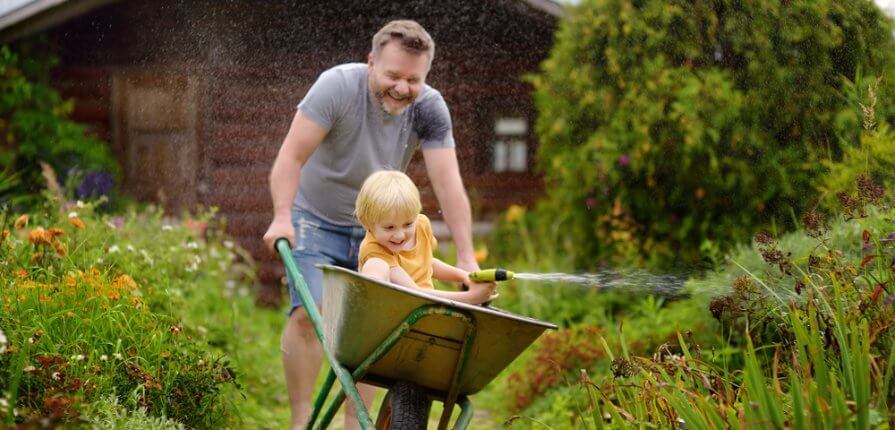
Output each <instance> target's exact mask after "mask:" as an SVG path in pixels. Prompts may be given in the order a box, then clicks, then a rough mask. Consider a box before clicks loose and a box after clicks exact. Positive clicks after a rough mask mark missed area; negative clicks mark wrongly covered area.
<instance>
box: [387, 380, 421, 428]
mask: <svg viewBox="0 0 895 430" xmlns="http://www.w3.org/2000/svg"><path fill="white" fill-rule="evenodd" d="M431 405H432V402H430V401H429V398H428V397H427V396H426V390H424V389H423V388H422V387H420V386H419V385H416V384H413V383H411V382H407V381H399V382H397V383H395V385H392V388H390V389H389V390H388V394H386V395H385V398H384V399H383V400H382V406H381V407H380V408H379V416H377V417H376V428H377V429H379V430H426V425H427V424H428V423H429V408H430V406H431Z"/></svg>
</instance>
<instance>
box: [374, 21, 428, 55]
mask: <svg viewBox="0 0 895 430" xmlns="http://www.w3.org/2000/svg"><path fill="white" fill-rule="evenodd" d="M393 40H394V41H398V42H399V44H400V46H401V48H402V49H404V50H405V51H407V52H410V53H413V54H426V55H428V56H429V65H430V66H431V65H432V59H433V58H435V41H434V40H432V36H429V33H427V32H426V29H424V28H423V26H421V25H419V23H417V22H416V21H411V20H409V19H404V20H397V21H392V22H389V23H388V24H386V25H385V26H384V27H382V28H381V29H379V31H377V32H376V34H375V35H374V36H373V50H372V51H370V53H371V54H373V58H379V53H380V52H382V48H383V47H384V46H385V45H388V44H389V42H391V41H393Z"/></svg>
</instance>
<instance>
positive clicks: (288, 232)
mask: <svg viewBox="0 0 895 430" xmlns="http://www.w3.org/2000/svg"><path fill="white" fill-rule="evenodd" d="M281 237H283V238H286V239H287V240H288V241H289V247H290V248H292V247H293V246H294V245H295V227H293V226H292V220H291V219H283V218H274V220H273V222H271V223H270V227H268V228H267V233H264V244H265V245H267V249H269V250H271V251H273V253H274V254H276V253H277V250H276V248H275V245H276V241H277V239H279V238H281Z"/></svg>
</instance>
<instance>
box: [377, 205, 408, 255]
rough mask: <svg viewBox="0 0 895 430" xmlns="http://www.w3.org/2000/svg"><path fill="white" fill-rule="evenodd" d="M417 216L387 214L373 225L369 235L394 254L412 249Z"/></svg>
mask: <svg viewBox="0 0 895 430" xmlns="http://www.w3.org/2000/svg"><path fill="white" fill-rule="evenodd" d="M416 219H417V215H413V216H406V215H403V216H402V215H397V214H389V215H388V216H386V217H385V218H383V219H382V221H380V222H378V223H376V224H374V225H373V229H372V230H370V233H372V234H373V238H374V239H376V241H377V242H379V243H380V244H382V245H383V246H385V247H386V248H388V249H389V251H392V252H394V253H398V252H400V251H404V250H408V249H412V248H413V247H414V246H415V245H416Z"/></svg>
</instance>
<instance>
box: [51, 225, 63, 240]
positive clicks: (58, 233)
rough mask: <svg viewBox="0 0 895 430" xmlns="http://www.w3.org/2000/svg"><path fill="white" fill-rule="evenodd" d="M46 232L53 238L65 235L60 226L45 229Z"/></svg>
mask: <svg viewBox="0 0 895 430" xmlns="http://www.w3.org/2000/svg"><path fill="white" fill-rule="evenodd" d="M47 233H49V234H50V236H52V237H54V238H55V237H56V236H65V230H63V229H61V228H55V227H53V228H51V229H49V230H47Z"/></svg>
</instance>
